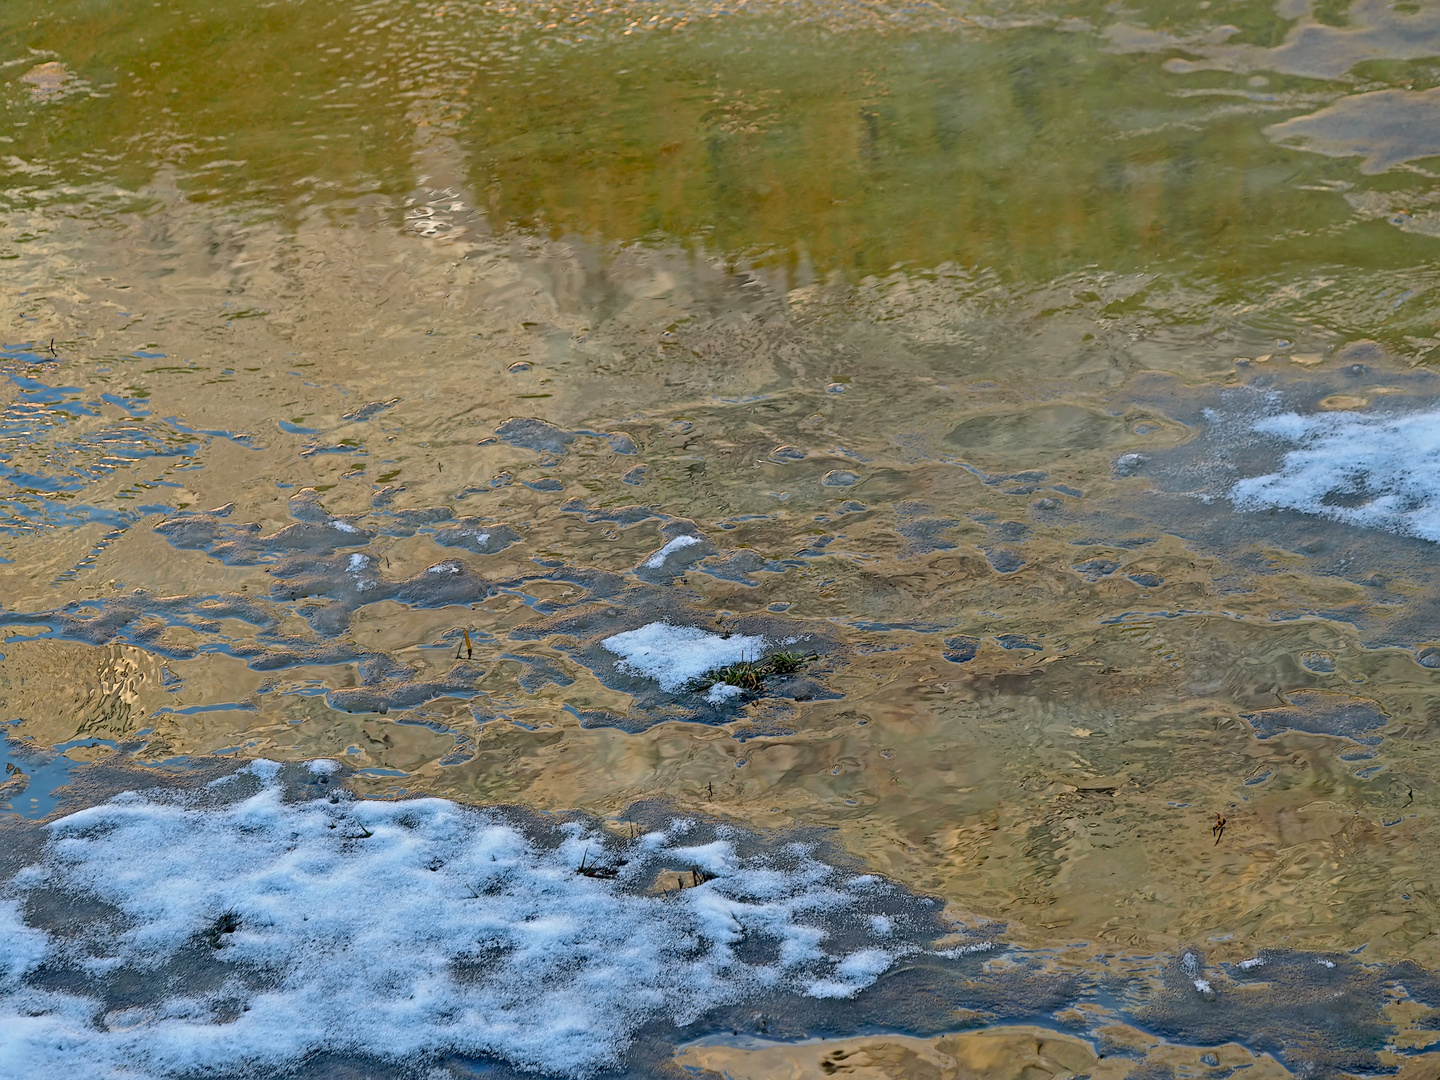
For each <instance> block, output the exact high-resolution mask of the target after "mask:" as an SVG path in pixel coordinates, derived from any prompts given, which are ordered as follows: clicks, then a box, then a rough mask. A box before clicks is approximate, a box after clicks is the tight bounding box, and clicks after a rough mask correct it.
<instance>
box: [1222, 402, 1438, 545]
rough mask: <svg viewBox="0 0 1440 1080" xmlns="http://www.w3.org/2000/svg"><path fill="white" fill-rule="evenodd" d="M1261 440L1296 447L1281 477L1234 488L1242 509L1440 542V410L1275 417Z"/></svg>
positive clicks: (1266, 422)
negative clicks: (1310, 516)
mask: <svg viewBox="0 0 1440 1080" xmlns="http://www.w3.org/2000/svg"><path fill="white" fill-rule="evenodd" d="M1255 430H1256V431H1257V432H1259V433H1261V434H1265V435H1273V436H1277V437H1279V438H1281V439H1283V440H1285V441H1286V442H1289V443H1293V444H1295V445H1296V449H1294V450H1291V451H1289V452H1288V453H1286V455H1285V459H1284V461H1283V462H1282V464H1281V467H1280V469H1279V471H1277V472H1272V473H1267V474H1266V475H1264V476H1252V477H1250V478H1248V479H1245V480H1241V481H1239V482H1237V483H1236V484H1235V485H1234V487H1232V488H1231V489H1230V498H1231V501H1232V502H1234V504H1235V507H1236V509H1238V510H1251V511H1254V510H1268V509H1271V508H1272V507H1273V508H1277V509H1286V510H1298V511H1300V512H1301V513H1303V514H1314V515H1316V516H1318V517H1326V518H1330V519H1331V520H1334V521H1342V522H1345V523H1346V524H1349V525H1357V526H1360V527H1362V528H1373V529H1387V530H1389V531H1390V532H1395V533H1401V534H1403V535H1406V536H1416V537H1420V538H1421V539H1423V540H1430V541H1440V411H1436V412H1426V413H1407V414H1402V415H1396V414H1393V413H1392V414H1389V415H1374V416H1371V415H1367V414H1364V413H1353V412H1340V413H1323V414H1319V415H1313V416H1302V415H1300V414H1299V413H1293V412H1292V413H1285V414H1283V415H1280V416H1267V417H1265V418H1264V419H1262V420H1259V421H1257V422H1256V424H1255Z"/></svg>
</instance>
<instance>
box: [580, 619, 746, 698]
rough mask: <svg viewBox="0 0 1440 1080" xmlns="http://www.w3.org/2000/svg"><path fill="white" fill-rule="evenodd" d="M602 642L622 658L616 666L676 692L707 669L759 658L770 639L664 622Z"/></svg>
mask: <svg viewBox="0 0 1440 1080" xmlns="http://www.w3.org/2000/svg"><path fill="white" fill-rule="evenodd" d="M600 644H601V645H603V646H604V647H605V648H606V649H607V650H608V651H609V652H612V653H614V654H615V655H616V656H618V657H620V658H621V659H620V663H619V664H617V665H616V667H618V668H620V669H621V670H622V671H629V672H631V673H632V674H635V675H642V676H644V677H645V678H647V679H654V680H655V681H656V682H657V683H659V684H660V689H661V690H664V691H666V692H667V693H673V692H674V691H676V690H679V689H680V688H681V687H682V686H684V685H685V684H686V683H687V682H689V681H690V680H691V679H695V678H699V677H700V676H701V675H704V674H705V673H706V672H707V671H714V670H715V669H716V668H722V667H725V666H726V665H727V664H736V663H739V662H740V661H741V660H758V659H759V658H760V657H761V656H763V655H764V653H765V647H766V646H767V645H768V644H769V642H767V641H766V640H765V638H764V637H763V636H761V635H759V634H731V635H730V636H729V637H721V636H720V635H719V634H709V633H706V632H705V631H704V630H701V629H700V628H699V627H695V626H671V625H670V624H669V623H668V622H664V621H661V622H652V623H647V624H646V625H645V626H642V627H640V628H639V629H638V630H627V631H625V632H624V633H622V634H615V635H613V636H612V637H608V638H606V639H605V640H604V641H602V642H600ZM711 693H714V688H713V687H712V688H711Z"/></svg>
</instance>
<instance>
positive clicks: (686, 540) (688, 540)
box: [641, 535, 701, 570]
mask: <svg viewBox="0 0 1440 1080" xmlns="http://www.w3.org/2000/svg"><path fill="white" fill-rule="evenodd" d="M699 543H701V540H700V537H698V536H689V535H682V536H677V537H675V539H674V540H671V541H670V542H669V543H668V544H666V545H665V546H664V547H662V548H661V549H660V550H659V551H657V552H655V554H654V555H651V556H650V557H649V558H648V559H646V560H645V562H644V563H642V564H641V565H643V566H645V567H646V568H647V569H650V570H658V569H659V568H660V567H662V566H664V565H665V560H666V559H667V558H669V557H670V556H671V555H673V554H674V553H675V552H677V551H679V550H680V549H681V548H687V547H694V546H695V545H696V544H699Z"/></svg>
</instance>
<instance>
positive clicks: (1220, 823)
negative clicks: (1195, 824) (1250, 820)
mask: <svg viewBox="0 0 1440 1080" xmlns="http://www.w3.org/2000/svg"><path fill="white" fill-rule="evenodd" d="M1210 831H1211V832H1212V833H1214V834H1215V843H1214V844H1213V845H1211V846H1212V847H1218V846H1219V844H1220V837H1222V836H1224V835H1225V815H1224V814H1221V813H1219V812H1218V811H1217V812H1216V814H1215V824H1214V825H1211V826H1210Z"/></svg>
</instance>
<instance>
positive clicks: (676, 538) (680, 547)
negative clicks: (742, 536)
mask: <svg viewBox="0 0 1440 1080" xmlns="http://www.w3.org/2000/svg"><path fill="white" fill-rule="evenodd" d="M660 532H661V534H662V535H663V536H664V537H665V543H664V544H663V545H661V547H660V549H659V550H658V551H655V552H652V553H651V554H650V555H648V556H646V558H645V559H644V560H643V561H642V562H641V563H640V565H639V566H637V567H636V568H635V576H636V577H638V578H639V579H640V580H641V581H647V582H650V583H651V584H654V585H664V584H667V583H668V582H671V581H673V580H674V579H675V578H677V577H679V576H680V575H681V574H683V573H685V571H687V570H688V569H690V567H692V566H694V565H695V564H696V563H697V562H699V561H700V560H701V559H703V558H705V557H706V556H707V555H713V554H715V549H714V548H713V547H711V546H710V542H709V541H708V540H706V539H705V538H704V537H703V536H700V535H698V534H697V533H696V532H695V527H694V525H692V524H691V523H690V522H688V521H674V522H670V523H669V524H666V525H664V526H662V527H661V529H660Z"/></svg>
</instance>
